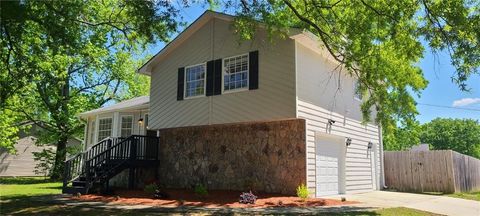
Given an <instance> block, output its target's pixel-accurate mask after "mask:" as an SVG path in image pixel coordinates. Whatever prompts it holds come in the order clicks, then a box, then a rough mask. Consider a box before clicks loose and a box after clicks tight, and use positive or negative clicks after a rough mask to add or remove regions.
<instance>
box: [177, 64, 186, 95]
mask: <svg viewBox="0 0 480 216" xmlns="http://www.w3.org/2000/svg"><path fill="white" fill-rule="evenodd" d="M184 82H185V68H184V67H182V68H178V81H177V101H181V100H183V90H184V89H185V88H184Z"/></svg>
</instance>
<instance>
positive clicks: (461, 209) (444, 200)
mask: <svg viewBox="0 0 480 216" xmlns="http://www.w3.org/2000/svg"><path fill="white" fill-rule="evenodd" d="M338 197H340V196H335V197H330V198H338ZM343 197H346V198H347V200H353V201H359V202H361V204H358V206H359V207H371V208H390V207H407V208H412V209H418V210H422V211H428V212H432V213H437V214H442V215H455V216H457V215H458V216H470V215H472V216H479V215H480V202H478V201H473V200H465V199H459V198H453V197H447V196H435V195H424V194H414V193H399V192H388V191H373V192H368V193H362V194H354V195H343Z"/></svg>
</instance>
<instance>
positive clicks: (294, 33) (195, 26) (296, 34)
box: [137, 10, 332, 76]
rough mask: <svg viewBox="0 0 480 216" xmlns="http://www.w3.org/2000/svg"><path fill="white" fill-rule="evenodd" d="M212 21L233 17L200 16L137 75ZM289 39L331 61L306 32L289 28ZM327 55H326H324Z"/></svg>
mask: <svg viewBox="0 0 480 216" xmlns="http://www.w3.org/2000/svg"><path fill="white" fill-rule="evenodd" d="M212 19H221V20H225V21H233V20H234V19H235V16H232V15H229V14H225V13H220V12H215V11H211V10H207V11H205V12H204V13H203V14H202V15H200V16H199V17H198V18H197V19H196V20H195V21H193V22H192V23H191V24H190V25H189V26H188V27H187V28H186V29H185V30H183V31H182V32H180V33H179V34H178V35H177V37H175V38H174V39H173V40H172V41H170V42H169V43H168V44H167V45H165V47H163V48H162V49H161V50H160V51H159V52H158V53H157V54H155V55H154V56H153V57H152V58H150V59H149V60H148V61H147V62H146V63H145V64H143V65H142V66H141V67H140V68H139V69H138V70H137V73H140V74H145V75H148V76H150V75H151V72H152V68H153V66H154V65H155V64H157V63H158V62H160V61H161V60H162V59H164V58H165V57H166V56H167V55H168V54H169V53H170V52H172V51H173V50H175V49H176V48H177V47H178V46H180V45H181V44H182V43H183V42H184V41H186V40H187V39H188V38H190V36H192V35H193V34H194V33H195V32H196V31H198V30H199V29H200V28H202V27H203V26H204V25H205V24H207V23H208V22H209V21H210V20H212ZM290 31H291V32H290V33H289V37H290V38H291V39H293V40H296V41H298V42H299V43H301V44H303V45H305V46H306V47H308V48H310V49H312V50H314V51H316V52H318V53H320V54H322V55H323V56H324V57H326V58H327V59H329V60H332V57H331V56H329V55H328V54H327V53H325V52H326V50H325V49H324V48H322V47H321V46H323V44H322V43H321V42H320V39H319V38H318V37H317V36H316V35H314V34H313V33H311V32H310V31H307V30H301V29H298V28H290ZM325 54H327V55H325Z"/></svg>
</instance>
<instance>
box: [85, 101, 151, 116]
mask: <svg viewBox="0 0 480 216" xmlns="http://www.w3.org/2000/svg"><path fill="white" fill-rule="evenodd" d="M149 103H150V96H140V97H136V98H132V99H130V100H125V101H122V102H119V103H116V104H113V105H111V106H107V107H102V108H98V109H94V110H90V111H87V112H83V113H80V114H78V116H79V117H87V116H91V115H96V114H102V113H107V112H112V111H123V110H132V109H145V108H147V109H148V105H149Z"/></svg>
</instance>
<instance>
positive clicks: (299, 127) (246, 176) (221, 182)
mask: <svg viewBox="0 0 480 216" xmlns="http://www.w3.org/2000/svg"><path fill="white" fill-rule="evenodd" d="M305 148H306V145H305V120H303V119H288V120H279V121H269V122H250V123H237V124H222V125H208V126H194V127H183V128H172V129H163V130H160V165H159V169H158V177H159V178H158V180H159V182H161V183H162V184H163V185H165V186H166V187H168V188H192V187H194V186H195V185H197V184H203V185H205V186H206V187H207V188H208V189H210V190H212V189H225V190H249V189H253V190H255V191H265V192H270V193H283V194H295V189H296V187H297V186H298V185H299V184H301V183H305V181H306V161H305V160H306V159H305V155H306V153H305V151H306V150H305ZM137 182H138V181H137Z"/></svg>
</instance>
